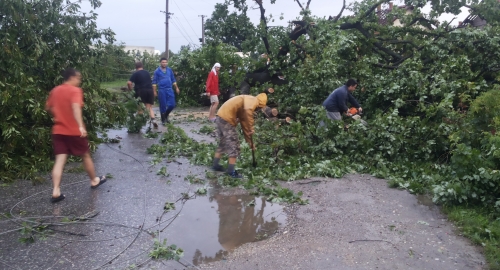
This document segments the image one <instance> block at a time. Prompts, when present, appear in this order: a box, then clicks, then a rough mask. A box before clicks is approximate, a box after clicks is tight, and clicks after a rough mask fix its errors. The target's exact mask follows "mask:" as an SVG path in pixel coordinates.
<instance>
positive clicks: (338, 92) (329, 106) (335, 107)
mask: <svg viewBox="0 0 500 270" xmlns="http://www.w3.org/2000/svg"><path fill="white" fill-rule="evenodd" d="M345 88H346V87H345V86H341V87H339V88H337V89H335V90H334V91H333V92H332V93H331V94H330V95H329V96H328V98H326V100H325V101H324V102H323V106H324V107H325V109H326V110H327V111H329V112H340V111H341V110H342V109H343V107H342V106H341V105H340V104H341V103H344V104H345V100H346V97H347V89H345ZM344 106H345V105H344Z"/></svg>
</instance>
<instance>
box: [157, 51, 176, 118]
mask: <svg viewBox="0 0 500 270" xmlns="http://www.w3.org/2000/svg"><path fill="white" fill-rule="evenodd" d="M167 65H168V60H167V58H164V57H163V58H161V59H160V66H159V67H158V68H157V69H156V70H155V72H154V74H153V90H154V91H155V92H156V90H157V89H158V100H159V102H160V115H161V122H162V124H163V125H165V124H166V123H170V121H169V120H168V115H169V114H170V112H172V110H173V109H174V108H175V94H174V90H173V89H172V86H173V85H174V86H175V92H177V95H179V93H180V91H179V87H178V86H177V82H176V80H175V76H174V72H173V71H172V69H171V68H169V67H167Z"/></svg>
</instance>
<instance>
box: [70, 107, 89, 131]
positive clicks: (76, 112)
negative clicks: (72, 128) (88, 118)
mask: <svg viewBox="0 0 500 270" xmlns="http://www.w3.org/2000/svg"><path fill="white" fill-rule="evenodd" d="M71 108H72V109H73V117H74V118H75V120H76V123H78V128H79V129H80V132H81V133H82V134H81V136H82V137H86V136H87V130H86V129H85V126H84V125H83V118H82V107H81V105H80V104H78V103H71Z"/></svg>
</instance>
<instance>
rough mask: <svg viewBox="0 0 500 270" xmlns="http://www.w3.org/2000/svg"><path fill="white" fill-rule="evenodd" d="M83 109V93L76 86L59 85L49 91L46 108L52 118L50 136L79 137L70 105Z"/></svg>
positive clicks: (78, 130)
mask: <svg viewBox="0 0 500 270" xmlns="http://www.w3.org/2000/svg"><path fill="white" fill-rule="evenodd" d="M73 103H78V104H80V106H82V107H83V91H82V89H81V88H78V87H76V86H72V85H68V84H61V85H59V86H56V87H55V88H54V89H52V91H50V94H49V98H48V99H47V106H48V107H50V108H51V112H52V115H53V116H54V126H53V127H52V134H61V135H70V136H80V135H81V133H80V129H79V127H78V123H77V122H76V119H75V117H74V115H73V109H72V107H71V104H73Z"/></svg>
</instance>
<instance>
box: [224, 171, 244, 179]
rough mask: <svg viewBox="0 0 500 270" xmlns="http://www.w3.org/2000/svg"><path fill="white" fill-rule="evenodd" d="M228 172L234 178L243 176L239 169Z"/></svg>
mask: <svg viewBox="0 0 500 270" xmlns="http://www.w3.org/2000/svg"><path fill="white" fill-rule="evenodd" d="M227 174H228V175H229V176H231V177H232V178H243V176H242V175H241V174H239V173H238V172H237V171H233V172H232V173H227Z"/></svg>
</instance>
